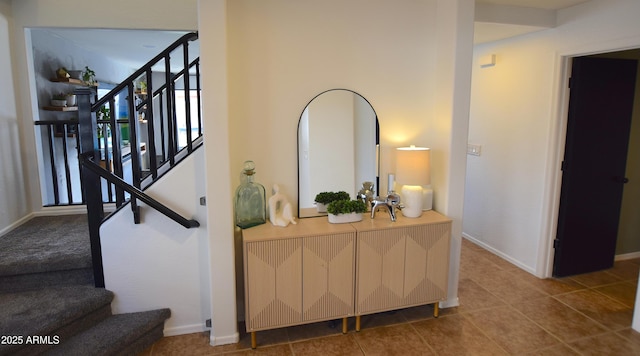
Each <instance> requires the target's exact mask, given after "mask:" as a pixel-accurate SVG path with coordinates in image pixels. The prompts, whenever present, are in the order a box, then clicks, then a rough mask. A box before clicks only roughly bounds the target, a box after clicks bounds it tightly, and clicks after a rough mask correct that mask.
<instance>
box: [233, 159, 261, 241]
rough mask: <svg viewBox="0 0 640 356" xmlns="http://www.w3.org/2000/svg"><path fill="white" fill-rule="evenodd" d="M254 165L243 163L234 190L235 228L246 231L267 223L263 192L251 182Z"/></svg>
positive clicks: (257, 185) (259, 185)
mask: <svg viewBox="0 0 640 356" xmlns="http://www.w3.org/2000/svg"><path fill="white" fill-rule="evenodd" d="M255 168H256V165H255V163H253V161H245V162H244V166H243V169H242V174H243V175H242V177H241V182H240V186H238V189H236V195H235V200H234V208H235V214H236V218H235V220H236V226H238V227H240V228H242V229H246V228H250V227H252V226H256V225H260V224H264V223H265V222H267V216H266V206H265V191H264V187H263V186H262V185H261V184H260V183H256V182H254V181H253V178H254V177H253V176H254V174H255Z"/></svg>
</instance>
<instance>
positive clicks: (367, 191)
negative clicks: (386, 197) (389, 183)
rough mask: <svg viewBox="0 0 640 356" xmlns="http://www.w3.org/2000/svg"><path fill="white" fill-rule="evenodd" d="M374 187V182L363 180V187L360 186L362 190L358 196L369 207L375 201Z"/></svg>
mask: <svg viewBox="0 0 640 356" xmlns="http://www.w3.org/2000/svg"><path fill="white" fill-rule="evenodd" d="M373 187H374V184H373V182H363V183H362V188H360V190H359V191H358V196H357V198H358V199H360V200H362V202H363V203H364V205H365V206H366V207H367V209H368V208H370V207H371V204H372V202H373V194H374V193H373V192H374V190H373Z"/></svg>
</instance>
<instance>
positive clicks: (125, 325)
mask: <svg viewBox="0 0 640 356" xmlns="http://www.w3.org/2000/svg"><path fill="white" fill-rule="evenodd" d="M170 316H171V312H170V310H169V309H158V310H151V311H146V312H138V313H129V314H117V315H113V316H111V317H109V318H107V319H105V320H104V321H102V322H100V323H99V324H97V325H95V326H94V327H92V328H90V329H87V330H85V331H83V332H81V333H79V334H77V335H75V336H74V337H72V338H71V339H69V340H61V343H60V345H57V346H54V347H52V348H50V349H49V351H48V352H47V353H46V355H127V354H131V355H136V354H138V353H140V352H142V351H144V349H146V348H147V347H149V346H151V345H152V344H153V343H154V342H155V341H157V340H158V339H159V338H161V337H162V329H163V327H164V321H165V320H166V319H168V318H169V317H170ZM145 339H146V340H145ZM140 341H142V342H140ZM131 345H137V347H135V348H134V349H131Z"/></svg>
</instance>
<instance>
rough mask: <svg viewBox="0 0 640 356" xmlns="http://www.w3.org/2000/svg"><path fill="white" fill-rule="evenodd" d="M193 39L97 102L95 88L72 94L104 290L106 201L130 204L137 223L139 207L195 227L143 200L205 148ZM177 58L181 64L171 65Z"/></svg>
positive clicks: (91, 228)
mask: <svg viewBox="0 0 640 356" xmlns="http://www.w3.org/2000/svg"><path fill="white" fill-rule="evenodd" d="M197 37H198V36H197V33H189V34H187V35H185V36H183V37H182V38H180V39H179V40H177V41H176V42H174V43H173V44H172V45H170V46H169V47H167V48H166V49H165V50H164V51H163V52H162V53H160V54H159V55H157V56H156V57H154V58H153V59H152V60H151V61H149V62H148V63H147V64H145V65H144V66H143V67H141V68H140V69H138V70H137V71H135V72H134V73H133V74H132V75H131V76H129V77H128V78H127V79H125V80H124V81H123V82H122V83H120V84H118V85H116V86H115V87H114V88H113V89H112V90H111V91H110V92H109V93H107V94H106V95H104V96H102V97H101V98H97V97H96V93H95V88H92V87H83V88H79V89H76V91H75V94H76V95H77V100H78V124H77V132H78V139H77V144H78V147H79V163H80V177H81V178H80V180H81V182H82V183H81V185H82V198H83V199H82V201H83V202H85V204H86V206H87V214H88V220H89V235H90V241H91V250H92V258H93V265H94V279H95V284H96V286H97V287H104V275H103V269H102V251H101V246H100V236H99V228H100V225H101V224H102V221H103V220H104V218H105V214H104V211H105V207H104V204H105V202H114V203H115V205H116V207H117V208H120V207H123V206H124V205H125V204H126V203H129V204H130V207H131V209H132V211H133V215H134V220H135V223H139V222H140V207H139V206H138V203H137V201H138V200H140V201H142V202H144V203H145V204H147V205H148V206H149V207H151V208H153V209H156V210H158V211H159V212H161V213H162V214H164V215H165V216H167V217H169V218H170V219H172V220H174V221H176V222H177V223H179V224H181V225H182V226H184V227H186V228H195V227H198V226H199V223H198V222H197V221H196V220H193V219H188V218H185V217H182V216H181V215H179V214H178V213H176V212H174V211H173V210H171V209H170V208H168V207H166V206H165V205H163V204H161V203H159V202H158V201H156V200H155V199H153V198H151V197H150V196H148V195H147V194H145V193H144V189H145V188H147V187H148V186H150V185H151V184H153V182H155V181H156V180H158V179H159V178H160V177H161V176H162V175H163V174H164V173H166V172H167V171H168V170H169V169H171V167H173V166H175V165H176V164H178V163H179V162H180V161H181V160H182V159H184V158H185V157H187V156H188V155H189V154H191V153H192V152H193V151H194V150H195V149H197V148H198V147H200V146H201V144H202V122H201V115H200V114H201V109H200V108H201V103H200V80H199V76H200V69H199V58H198V57H196V58H191V57H194V56H193V53H190V51H189V43H190V42H192V41H195V40H197ZM176 53H178V56H179V59H178V60H177V62H178V65H176V63H175V62H172V56H173V55H175V54H176ZM156 68H160V70H157V69H156ZM194 113H195V115H194ZM105 184H106V187H107V188H106V190H105ZM104 194H106V195H107V197H108V198H107V199H104V197H103V195H104Z"/></svg>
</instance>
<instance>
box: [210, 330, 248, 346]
mask: <svg viewBox="0 0 640 356" xmlns="http://www.w3.org/2000/svg"><path fill="white" fill-rule="evenodd" d="M239 341H240V335H239V334H238V333H237V332H236V333H235V334H232V335H227V336H215V335H213V334H211V336H210V337H209V344H210V345H211V346H218V345H228V344H237V343H238V342H239Z"/></svg>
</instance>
